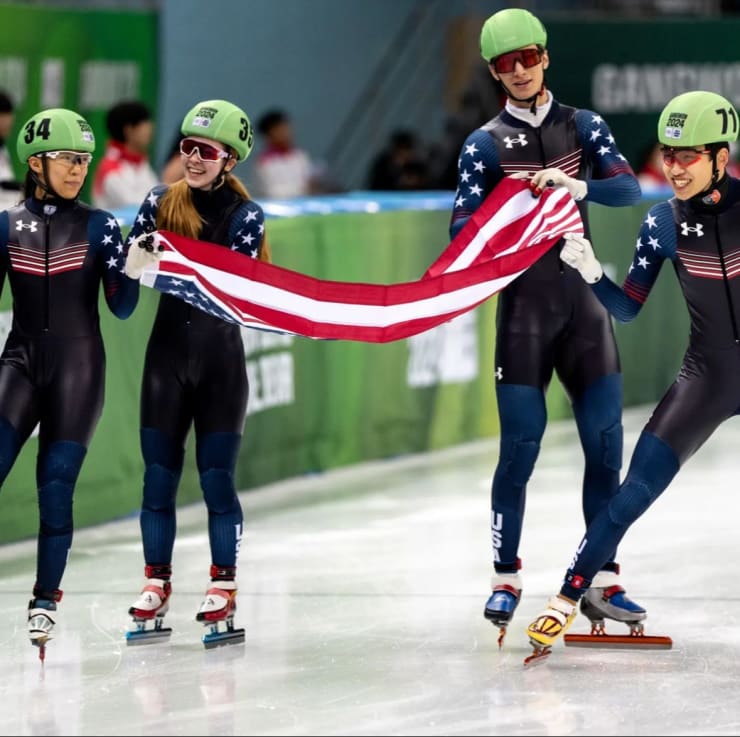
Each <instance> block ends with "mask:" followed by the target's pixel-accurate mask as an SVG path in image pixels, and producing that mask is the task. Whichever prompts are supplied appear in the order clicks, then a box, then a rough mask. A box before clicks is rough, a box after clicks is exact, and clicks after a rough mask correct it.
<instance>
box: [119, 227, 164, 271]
mask: <svg viewBox="0 0 740 737" xmlns="http://www.w3.org/2000/svg"><path fill="white" fill-rule="evenodd" d="M163 252H164V246H163V245H162V244H161V243H160V242H159V234H158V233H156V232H154V233H142V234H141V235H138V236H136V238H134V239H133V240H132V241H131V245H130V246H129V248H128V256H126V266H125V267H124V270H125V272H126V276H127V277H129V279H140V278H141V275H142V273H143V272H144V271H145V270H146V269H147V268H148V267H149V266H153V265H154V264H156V263H157V261H159V259H161V258H162V253H163Z"/></svg>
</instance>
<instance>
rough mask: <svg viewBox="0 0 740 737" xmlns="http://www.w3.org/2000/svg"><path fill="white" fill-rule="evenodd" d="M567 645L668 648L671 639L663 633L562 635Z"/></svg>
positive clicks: (633, 648) (649, 648) (670, 644)
mask: <svg viewBox="0 0 740 737" xmlns="http://www.w3.org/2000/svg"><path fill="white" fill-rule="evenodd" d="M563 641H564V643H565V645H567V646H568V647H595V648H598V647H601V648H606V649H611V650H670V649H671V648H672V647H673V640H671V638H670V637H665V636H664V635H637V634H635V635H607V634H589V635H571V634H569V635H564V636H563Z"/></svg>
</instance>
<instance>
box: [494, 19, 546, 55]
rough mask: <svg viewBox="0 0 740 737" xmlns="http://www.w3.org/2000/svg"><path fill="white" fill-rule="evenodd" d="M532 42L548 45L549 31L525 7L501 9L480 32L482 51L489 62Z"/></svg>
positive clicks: (543, 45) (538, 44)
mask: <svg viewBox="0 0 740 737" xmlns="http://www.w3.org/2000/svg"><path fill="white" fill-rule="evenodd" d="M532 44H537V46H542V47H543V48H544V47H545V46H547V31H545V27H544V26H543V25H542V23H541V22H540V21H539V19H538V18H537V17H536V16H534V15H532V13H530V12H529V11H528V10H524V9H523V8H507V9H506V10H499V12H498V13H494V14H493V15H492V16H491V17H490V18H489V19H488V20H487V21H486V22H485V23H484V24H483V28H482V29H481V32H480V53H481V56H482V57H483V58H484V59H485V60H486V61H487V62H490V61H491V59H495V58H496V57H497V56H501V54H507V53H508V52H509V51H514V49H521V48H523V47H524V46H531V45H532Z"/></svg>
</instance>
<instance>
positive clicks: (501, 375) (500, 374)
mask: <svg viewBox="0 0 740 737" xmlns="http://www.w3.org/2000/svg"><path fill="white" fill-rule="evenodd" d="M496 378H497V379H498V380H499V381H501V379H503V378H504V370H503V369H502V368H501V366H496Z"/></svg>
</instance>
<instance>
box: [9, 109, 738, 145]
mask: <svg viewBox="0 0 740 737" xmlns="http://www.w3.org/2000/svg"><path fill="white" fill-rule="evenodd" d="M723 112H724V111H723ZM50 135H51V118H41V120H39V121H38V125H36V121H35V120H30V121H29V122H28V125H27V126H26V135H25V136H23V140H24V141H25V142H26V143H32V142H33V139H34V138H43V139H44V140H45V141H46V140H47V139H48V138H49V136H50Z"/></svg>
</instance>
